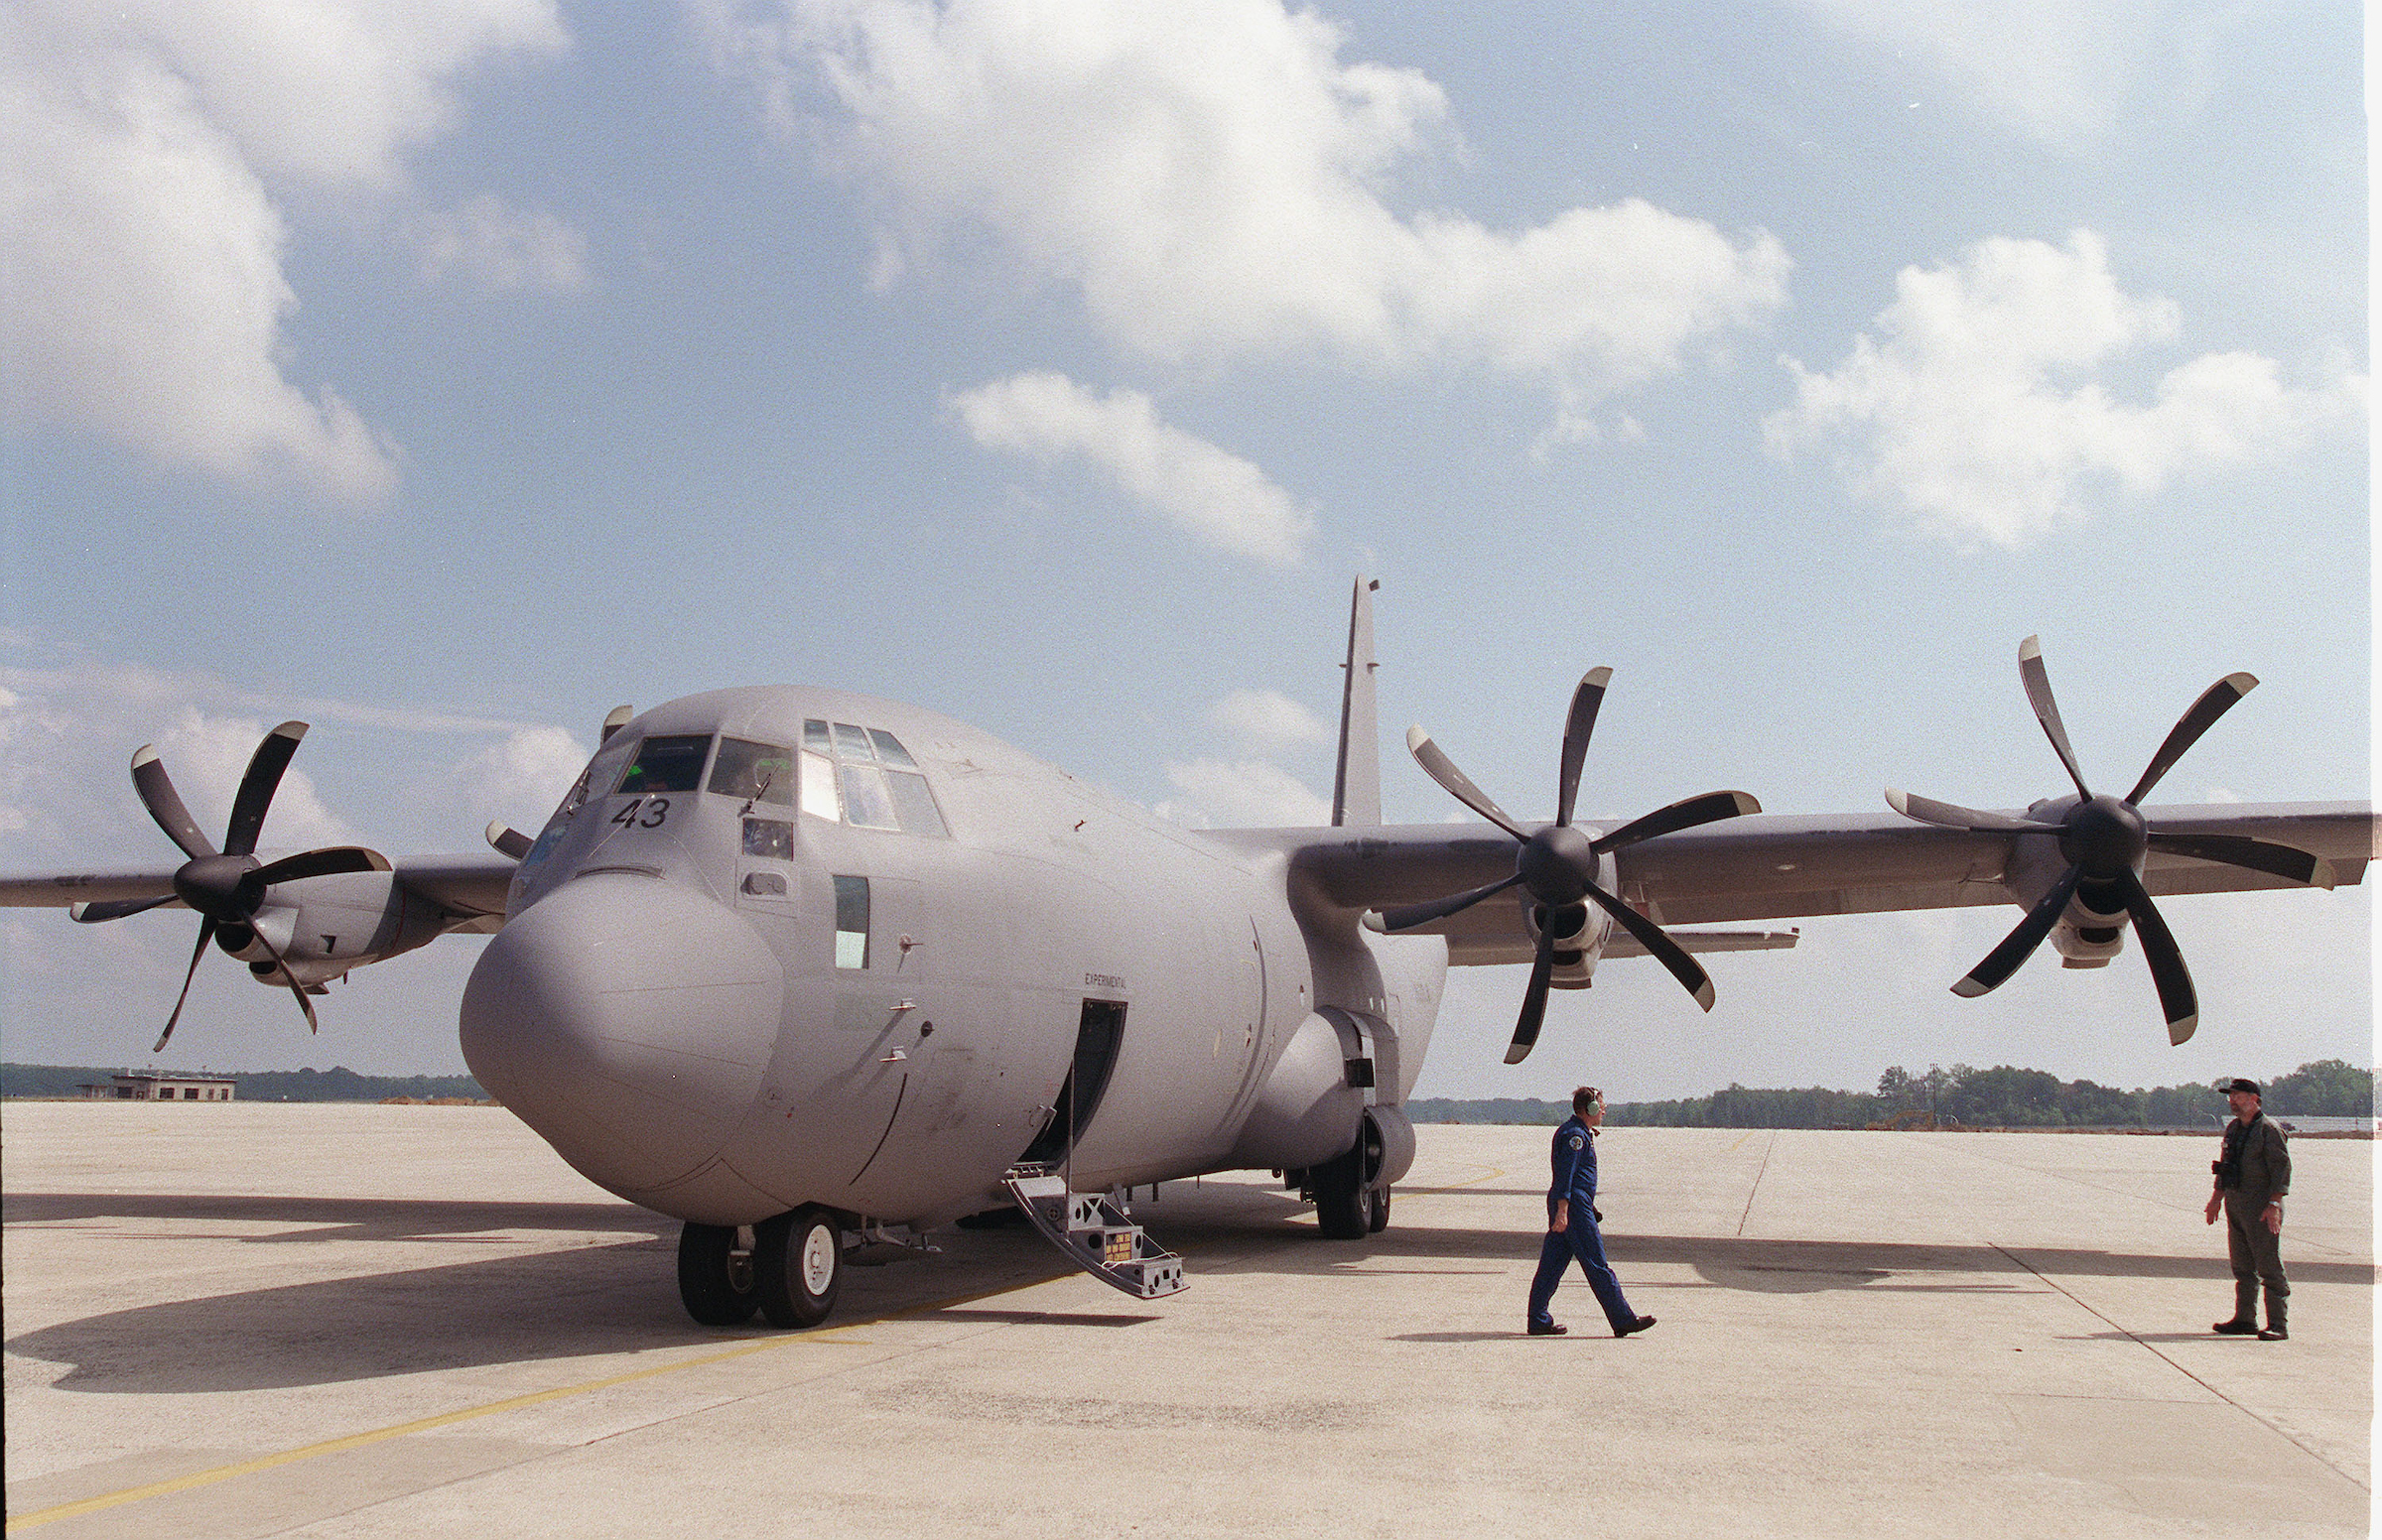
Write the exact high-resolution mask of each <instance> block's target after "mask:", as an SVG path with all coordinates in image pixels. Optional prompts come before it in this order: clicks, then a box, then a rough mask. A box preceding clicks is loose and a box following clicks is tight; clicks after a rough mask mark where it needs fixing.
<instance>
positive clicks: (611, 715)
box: [595, 706, 637, 748]
mask: <svg viewBox="0 0 2382 1540" xmlns="http://www.w3.org/2000/svg"><path fill="white" fill-rule="evenodd" d="M636 714H637V708H636V707H635V706H613V707H612V708H611V709H610V710H608V711H606V712H604V713H603V725H602V726H601V727H599V728H597V729H596V732H595V746H596V747H597V748H601V747H603V746H604V745H605V744H606V743H609V742H611V741H612V734H613V733H615V732H618V731H619V730H620V729H621V728H623V727H625V726H627V725H628V724H629V722H630V721H631V720H632V719H633V718H634V717H635V716H636Z"/></svg>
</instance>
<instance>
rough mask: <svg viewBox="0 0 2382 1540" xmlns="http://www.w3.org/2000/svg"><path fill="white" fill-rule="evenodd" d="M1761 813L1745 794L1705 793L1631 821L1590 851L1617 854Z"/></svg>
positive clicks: (1758, 804)
mask: <svg viewBox="0 0 2382 1540" xmlns="http://www.w3.org/2000/svg"><path fill="white" fill-rule="evenodd" d="M1761 811H1762V804H1760V803H1758V802H1756V801H1755V800H1754V799H1753V798H1752V797H1751V796H1749V795H1747V794H1746V793H1744V792H1706V793H1704V794H1703V795H1702V796H1701V797H1689V798H1686V799H1684V800H1682V801H1679V802H1674V803H1672V804H1671V805H1670V806H1669V807H1667V808H1656V809H1655V810H1654V812H1652V813H1649V814H1648V815H1646V817H1644V818H1641V819H1632V820H1631V821H1630V822H1629V823H1627V824H1624V825H1622V826H1621V827H1620V828H1619V829H1617V830H1615V831H1613V833H1611V834H1607V835H1605V836H1604V837H1603V838H1601V839H1599V840H1597V841H1596V842H1595V843H1594V844H1592V845H1590V846H1589V848H1590V849H1592V850H1594V851H1596V853H1597V854H1599V855H1602V854H1604V853H1605V852H1606V851H1607V850H1618V849H1621V848H1622V847H1623V846H1625V845H1633V844H1636V843H1638V842H1639V841H1640V840H1643V839H1652V838H1654V836H1655V835H1656V834H1675V833H1676V832H1677V831H1679V830H1682V829H1693V828H1695V826H1696V825H1698V824H1711V823H1715V822H1717V821H1719V820H1721V819H1732V818H1743V817H1744V816H1745V815H1746V814H1748V813H1759V812H1761Z"/></svg>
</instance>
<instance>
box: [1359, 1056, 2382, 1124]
mask: <svg viewBox="0 0 2382 1540" xmlns="http://www.w3.org/2000/svg"><path fill="white" fill-rule="evenodd" d="M2264 1084H2265V1087H2266V1097H2265V1102H2266V1106H2267V1108H2268V1109H2269V1110H2270V1111H2272V1112H2274V1113H2275V1114H2276V1115H2277V1116H2280V1117H2371V1116H2374V1115H2375V1110H2376V1103H2375V1082H2374V1072H2373V1071H2371V1070H2361V1069H2358V1068H2356V1067H2355V1066H2353V1065H2350V1064H2347V1063H2345V1062H2343V1061H2341V1060H2338V1059H2320V1060H2317V1061H2316V1063H2314V1064H2304V1065H2301V1066H2300V1067H2299V1068H2298V1069H2296V1070H2294V1071H2292V1072H2291V1073H2290V1074H2289V1075H2278V1076H2276V1077H2275V1078H2274V1079H2273V1080H2271V1081H2267V1082H2265V1083H2264ZM1406 1112H1407V1115H1408V1116H1410V1117H1412V1118H1413V1119H1414V1121H1416V1122H1418V1123H1535V1124H1546V1125H1552V1124H1555V1123H1559V1122H1561V1121H1563V1119H1564V1118H1566V1117H1568V1116H1569V1115H1570V1114H1571V1103H1570V1102H1569V1101H1536V1100H1524V1099H1518V1098H1515V1097H1510V1096H1500V1097H1497V1098H1495V1099H1493V1100H1487V1101H1459V1100H1451V1099H1448V1098H1446V1097H1441V1096H1418V1097H1416V1098H1415V1099H1413V1100H1412V1101H1409V1102H1407V1103H1406ZM2228 1115H2229V1114H2228V1113H2227V1111H2226V1108H2225V1098H2224V1097H2223V1096H2221V1095H2219V1094H2218V1093H2217V1092H2216V1091H2215V1090H2214V1089H2213V1088H2211V1087H2208V1086H2205V1085H2199V1086H2160V1087H2156V1088H2152V1089H2148V1090H2135V1091H2120V1090H2118V1089H2117V1088H2116V1087H2114V1086H2099V1085H2095V1084H2094V1083H2093V1082H2091V1081H2063V1080H2061V1079H2059V1078H2058V1077H2057V1076H2055V1075H2052V1074H2051V1073H2049V1072H2048V1071H2044V1070H2020V1069H2015V1068H2013V1067H2011V1066H2009V1065H2006V1064H2005V1065H1996V1066H1995V1067H1994V1068H1992V1069H1990V1070H1979V1069H1976V1068H1974V1067H1972V1066H1969V1065H1965V1064H1956V1065H1953V1066H1952V1067H1951V1068H1950V1069H1948V1070H1944V1069H1936V1068H1933V1067H1931V1066H1930V1067H1929V1068H1928V1069H1927V1070H1926V1071H1925V1072H1924V1073H1922V1074H1919V1075H1914V1074H1912V1073H1910V1072H1909V1071H1907V1070H1905V1069H1904V1068H1903V1067H1902V1066H1900V1065H1897V1066H1895V1067H1894V1068H1893V1069H1890V1070H1888V1071H1887V1072H1886V1073H1885V1074H1884V1075H1882V1076H1880V1077H1878V1089H1877V1090H1876V1091H1831V1090H1829V1089H1828V1088H1827V1087H1824V1086H1811V1087H1807V1088H1802V1089H1778V1090H1765V1089H1759V1088H1754V1087H1747V1086H1731V1087H1729V1088H1728V1089H1727V1090H1726V1091H1714V1092H1712V1094H1710V1095H1708V1096H1688V1097H1685V1098H1683V1099H1681V1100H1678V1101H1617V1102H1614V1103H1612V1104H1611V1105H1610V1106H1608V1107H1607V1108H1606V1110H1605V1121H1606V1122H1607V1123H1609V1124H1612V1125H1614V1126H1617V1127H1629V1126H1636V1127H1642V1128H1644V1127H1659V1128H1866V1127H1869V1126H1870V1125H1872V1124H1885V1123H1900V1124H1903V1125H1905V1126H1909V1125H1913V1124H1919V1125H1922V1126H1923V1125H1924V1124H1925V1122H1926V1121H1927V1119H1928V1118H1929V1117H1932V1118H1933V1119H1934V1120H1935V1121H1936V1122H1938V1123H1941V1124H1953V1123H1957V1124H1959V1125H1961V1126H1964V1127H1969V1128H2210V1127H2214V1126H2215V1125H2216V1123H2217V1122H2218V1121H2219V1120H2221V1119H2222V1118H2224V1117H2226V1116H2228Z"/></svg>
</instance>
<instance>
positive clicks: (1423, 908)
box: [1381, 872, 1522, 935]
mask: <svg viewBox="0 0 2382 1540" xmlns="http://www.w3.org/2000/svg"><path fill="white" fill-rule="evenodd" d="M1521 880H1522V873H1521V872H1516V873H1515V874H1514V875H1513V876H1511V877H1507V878H1505V879H1504V880H1503V881H1499V882H1492V883H1490V884H1489V885H1488V886H1487V887H1485V888H1474V889H1473V890H1472V891H1471V892H1469V893H1457V894H1454V895H1452V896H1451V897H1448V898H1435V899H1432V900H1431V901H1430V902H1429V903H1427V904H1409V905H1407V906H1406V907H1404V908H1403V909H1386V910H1384V911H1383V912H1382V923H1381V929H1382V930H1383V931H1385V932H1387V933H1389V934H1391V935H1394V934H1396V933H1397V932H1399V931H1410V930H1412V929H1414V927H1416V926H1418V925H1428V924H1430V923H1431V922H1432V921H1433V920H1443V919H1445V918H1447V917H1448V916H1449V915H1452V914H1459V913H1461V912H1463V911H1464V910H1467V909H1470V908H1471V907H1472V906H1473V905H1475V904H1477V903H1479V902H1480V901H1481V900H1482V899H1484V898H1489V897H1491V896H1493V895H1495V894H1499V893H1503V892H1504V891H1505V890H1506V889H1508V888H1510V887H1512V886H1514V885H1515V884H1516V883H1518V882H1520V881H1521Z"/></svg>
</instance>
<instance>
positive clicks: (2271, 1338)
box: [2258, 1326, 2291, 1343]
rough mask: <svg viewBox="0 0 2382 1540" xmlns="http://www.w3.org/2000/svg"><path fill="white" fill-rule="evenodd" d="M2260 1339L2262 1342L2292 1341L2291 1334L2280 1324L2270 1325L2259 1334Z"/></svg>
mask: <svg viewBox="0 0 2382 1540" xmlns="http://www.w3.org/2000/svg"><path fill="white" fill-rule="evenodd" d="M2258 1340H2259V1341H2260V1342H2262V1343H2287V1342H2290V1341H2291V1334H2290V1333H2289V1332H2286V1331H2285V1330H2283V1328H2281V1327H2279V1326H2270V1327H2268V1328H2267V1329H2266V1330H2265V1331H2263V1332H2261V1333H2259V1334H2258Z"/></svg>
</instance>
